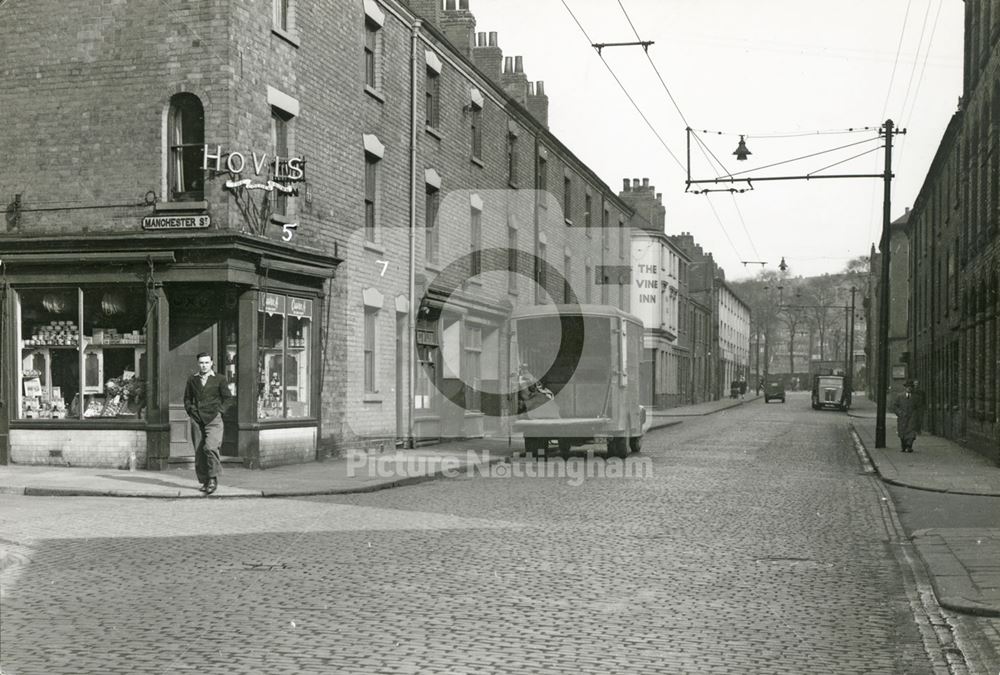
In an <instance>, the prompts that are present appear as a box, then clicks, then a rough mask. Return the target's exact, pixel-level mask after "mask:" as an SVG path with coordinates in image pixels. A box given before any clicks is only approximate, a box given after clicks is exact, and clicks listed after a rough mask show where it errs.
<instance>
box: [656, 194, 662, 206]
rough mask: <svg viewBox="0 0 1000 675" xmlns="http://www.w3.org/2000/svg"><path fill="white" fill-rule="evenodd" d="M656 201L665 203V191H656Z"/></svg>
mask: <svg viewBox="0 0 1000 675" xmlns="http://www.w3.org/2000/svg"><path fill="white" fill-rule="evenodd" d="M656 201H658V202H660V203H661V204H662V203H663V193H662V192H657V193H656Z"/></svg>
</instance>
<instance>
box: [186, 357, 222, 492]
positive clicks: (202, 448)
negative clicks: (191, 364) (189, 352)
mask: <svg viewBox="0 0 1000 675" xmlns="http://www.w3.org/2000/svg"><path fill="white" fill-rule="evenodd" d="M231 400H232V394H231V393H230V391H229V383H228V382H226V378H225V377H223V376H222V375H216V374H215V371H214V370H213V368H212V357H211V356H210V355H209V354H207V353H205V352H202V353H200V354H198V372H197V373H195V374H194V375H192V376H191V377H189V378H188V381H187V386H186V387H185V388H184V410H186V411H187V414H188V417H190V418H191V421H192V422H194V423H195V424H196V425H198V430H199V431H200V432H201V439H200V440H199V442H198V447H197V448H195V451H194V470H195V473H196V474H197V476H198V482H199V483H201V491H202V492H204V493H205V494H206V495H210V494H212V493H213V492H215V490H216V488H217V487H218V484H219V473H221V471H222V461H221V460H220V458H219V447H220V446H221V445H222V428H223V424H222V413H223V412H225V410H226V408H228V407H229V403H230V401H231Z"/></svg>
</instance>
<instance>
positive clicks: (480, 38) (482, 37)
mask: <svg viewBox="0 0 1000 675" xmlns="http://www.w3.org/2000/svg"><path fill="white" fill-rule="evenodd" d="M476 46H477V47H485V46H486V33H476Z"/></svg>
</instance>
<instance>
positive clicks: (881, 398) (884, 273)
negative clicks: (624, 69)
mask: <svg viewBox="0 0 1000 675" xmlns="http://www.w3.org/2000/svg"><path fill="white" fill-rule="evenodd" d="M691 131H692V130H691V127H688V128H687V181H686V184H687V187H686V188H685V192H688V191H690V190H691V186H692V185H699V184H707V183H713V184H716V185H718V184H720V183H729V184H735V183H746V184H747V188H746V189H753V184H754V183H755V182H760V181H772V180H818V179H821V178H881V179H882V185H883V192H882V236H881V239H880V240H879V249H880V250H881V252H882V259H881V265H882V266H881V269H880V270H879V272H880V275H879V286H880V289H881V291H880V297H879V306H878V310H879V311H878V356H877V361H878V385H877V388H876V399H875V400H876V410H877V412H876V416H875V447H876V448H884V447H885V413H886V396H887V394H888V382H889V253H890V251H889V223H890V220H889V218H890V216H889V212H890V207H891V188H892V178H893V174H892V138H893V136H894V135H896V134H905V133H906V129H896V128H895V126H894V124H893V121H892V120H891V119H888V120H886V121H885V123H884V124H883V125H882V127H881V128H880V129H879V134H880V135H881V136H884V137H885V146H884V147H885V168H884V170H883V172H882V173H854V174H850V173H848V174H821V173H819V172H815V173H811V174H805V175H796V176H746V175H739V176H737V175H734V174H726V175H723V176H716V177H715V178H709V179H703V180H692V178H691ZM733 154H734V155H736V159H738V160H745V159H746V158H747V156H749V155H750V154H751V153H750V151H749V150H748V149H747V147H746V142H745V140H744V136H742V135H741V136H740V142H739V145H737V147H736V151H735V152H734V153H733ZM845 161H846V160H845ZM840 163H841V162H838V163H837V164H840ZM830 166H835V165H830ZM826 168H830V167H826ZM823 170H824V169H820V171H823ZM741 173H746V172H741ZM746 189H738V188H735V187H728V188H705V189H702V190H695V193H702V194H704V193H707V192H733V193H735V192H745V191H746Z"/></svg>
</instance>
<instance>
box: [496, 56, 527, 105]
mask: <svg viewBox="0 0 1000 675" xmlns="http://www.w3.org/2000/svg"><path fill="white" fill-rule="evenodd" d="M500 86H502V87H503V90H504V91H505V92H507V95H508V96H510V97H511V98H512V99H514V100H515V101H517V102H518V103H520V104H521V105H522V106H524V107H528V77H527V76H526V75H525V74H524V61H523V58H522V57H520V56H514V57H511V56H505V57H503V75H501V77H500Z"/></svg>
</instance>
